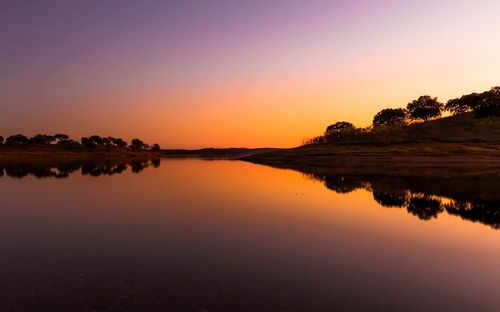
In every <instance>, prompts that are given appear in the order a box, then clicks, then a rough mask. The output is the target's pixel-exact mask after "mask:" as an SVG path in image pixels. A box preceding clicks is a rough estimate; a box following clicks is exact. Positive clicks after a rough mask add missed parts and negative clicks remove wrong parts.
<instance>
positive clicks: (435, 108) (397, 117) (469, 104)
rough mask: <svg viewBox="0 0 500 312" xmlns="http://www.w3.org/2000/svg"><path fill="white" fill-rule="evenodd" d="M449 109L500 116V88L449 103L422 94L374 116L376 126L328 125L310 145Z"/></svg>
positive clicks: (478, 115) (424, 118) (423, 118)
mask: <svg viewBox="0 0 500 312" xmlns="http://www.w3.org/2000/svg"><path fill="white" fill-rule="evenodd" d="M445 111H448V112H450V113H451V114H452V115H461V114H465V113H474V116H475V117H476V118H485V117H494V116H496V117H499V116H500V87H493V88H491V89H490V90H489V91H485V92H482V93H471V94H467V95H463V96H462V97H460V98H456V99H451V100H449V101H448V102H447V103H446V104H443V103H441V102H439V101H438V99H437V97H432V96H429V95H423V96H420V97H419V98H418V99H416V100H414V101H412V102H410V103H408V104H407V105H406V108H385V109H382V110H381V111H380V112H378V113H377V114H376V115H375V116H374V117H373V122H372V126H371V127H368V128H356V127H355V126H354V125H353V124H352V123H350V122H347V121H339V122H336V123H334V124H332V125H330V126H328V127H327V128H326V130H325V132H324V134H323V135H321V136H317V137H314V138H312V139H307V140H306V141H305V143H306V144H318V143H328V142H336V141H338V140H339V139H352V140H354V141H355V140H356V138H359V137H361V136H363V135H364V134H367V133H370V132H372V131H373V130H377V129H380V128H385V127H400V126H405V125H407V124H409V123H413V122H426V121H429V120H432V119H436V118H439V117H441V115H442V113H443V112H445Z"/></svg>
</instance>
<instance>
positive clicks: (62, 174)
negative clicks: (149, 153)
mask: <svg viewBox="0 0 500 312" xmlns="http://www.w3.org/2000/svg"><path fill="white" fill-rule="evenodd" d="M150 164H152V165H153V167H155V168H158V167H159V166H160V159H156V158H155V159H152V160H149V159H141V160H131V161H112V160H105V161H62V162H43V161H42V162H35V161H33V162H27V163H26V162H21V163H20V162H14V163H5V164H0V177H2V176H3V175H4V170H5V174H7V176H9V177H13V178H24V177H26V176H28V175H33V176H35V177H37V178H56V179H62V178H67V177H69V175H70V174H72V173H74V172H76V171H78V170H81V174H82V175H89V176H93V177H99V176H102V175H114V174H120V173H123V172H125V171H126V170H127V168H128V166H129V165H130V166H131V167H132V172H134V173H138V172H140V171H142V170H144V169H145V168H147V167H149V166H150Z"/></svg>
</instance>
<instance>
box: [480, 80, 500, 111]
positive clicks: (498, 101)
mask: <svg viewBox="0 0 500 312" xmlns="http://www.w3.org/2000/svg"><path fill="white" fill-rule="evenodd" d="M481 96H482V99H481V100H480V101H479V103H477V104H476V105H475V106H474V113H475V115H476V117H478V118H481V117H489V116H500V87H493V88H491V90H490V91H487V92H483V93H482V94H481Z"/></svg>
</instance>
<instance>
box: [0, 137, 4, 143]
mask: <svg viewBox="0 0 500 312" xmlns="http://www.w3.org/2000/svg"><path fill="white" fill-rule="evenodd" d="M3 142H4V138H3V136H1V135H0V145H2V144H3Z"/></svg>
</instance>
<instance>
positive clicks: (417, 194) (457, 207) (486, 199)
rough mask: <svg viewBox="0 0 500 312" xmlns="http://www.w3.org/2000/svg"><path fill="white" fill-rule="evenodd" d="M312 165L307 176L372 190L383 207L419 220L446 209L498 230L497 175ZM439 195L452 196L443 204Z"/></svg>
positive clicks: (337, 187)
mask: <svg viewBox="0 0 500 312" xmlns="http://www.w3.org/2000/svg"><path fill="white" fill-rule="evenodd" d="M315 170H318V169H317V168H314V169H313V170H311V171H308V172H305V173H304V175H305V176H306V177H307V178H310V179H314V180H319V181H322V182H323V183H324V184H325V186H326V187H327V188H328V189H330V190H333V191H335V192H337V193H349V192H351V191H353V190H356V189H358V188H366V189H369V190H372V193H373V199H374V200H375V201H376V202H377V203H379V204H380V205H381V206H383V207H388V208H390V207H399V208H406V210H407V211H408V213H410V214H412V215H414V216H416V217H418V218H419V219H421V220H431V219H433V218H437V217H438V215H439V214H440V213H443V212H444V211H446V212H447V213H448V214H450V215H454V216H459V217H461V218H462V219H464V220H470V221H474V222H481V223H483V224H486V225H489V226H491V227H493V228H496V229H500V192H498V190H499V189H500V176H498V175H484V176H482V175H481V176H475V177H474V178H470V177H464V176H458V177H454V178H449V177H442V176H429V177H426V176H419V175H418V174H416V175H415V176H402V177H401V176H394V175H371V176H363V175H341V174H325V173H324V172H328V169H327V168H323V169H321V172H322V173H321V174H318V173H315V172H316V171H315ZM442 198H451V199H453V201H452V202H451V203H443V200H442Z"/></svg>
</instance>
